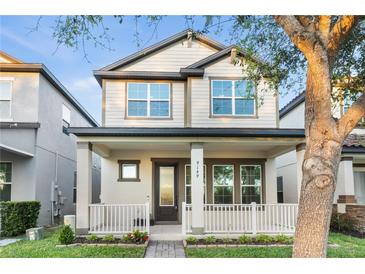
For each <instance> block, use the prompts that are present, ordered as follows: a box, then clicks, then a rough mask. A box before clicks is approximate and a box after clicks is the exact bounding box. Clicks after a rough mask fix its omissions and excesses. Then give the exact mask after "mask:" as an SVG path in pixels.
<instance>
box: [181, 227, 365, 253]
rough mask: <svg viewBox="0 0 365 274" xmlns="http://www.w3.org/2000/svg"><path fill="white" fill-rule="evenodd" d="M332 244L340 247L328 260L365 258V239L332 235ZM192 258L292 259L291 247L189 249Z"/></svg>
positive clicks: (332, 249) (329, 251)
mask: <svg viewBox="0 0 365 274" xmlns="http://www.w3.org/2000/svg"><path fill="white" fill-rule="evenodd" d="M329 240H330V243H332V244H338V245H339V247H330V248H328V252H327V257H328V258H365V239H359V238H355V237H352V236H347V235H344V234H341V233H331V234H330V237H329ZM186 255H187V257H190V258H290V257H291V255H292V248H291V247H230V248H226V247H211V248H187V249H186Z"/></svg>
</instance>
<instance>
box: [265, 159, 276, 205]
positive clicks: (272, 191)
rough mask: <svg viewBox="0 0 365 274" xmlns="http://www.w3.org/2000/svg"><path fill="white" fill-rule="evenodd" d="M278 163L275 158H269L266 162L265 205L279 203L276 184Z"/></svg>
mask: <svg viewBox="0 0 365 274" xmlns="http://www.w3.org/2000/svg"><path fill="white" fill-rule="evenodd" d="M276 180H277V176H276V162H275V158H268V159H266V162H265V193H266V194H265V196H266V199H265V203H266V204H276V203H277V202H278V195H277V184H276Z"/></svg>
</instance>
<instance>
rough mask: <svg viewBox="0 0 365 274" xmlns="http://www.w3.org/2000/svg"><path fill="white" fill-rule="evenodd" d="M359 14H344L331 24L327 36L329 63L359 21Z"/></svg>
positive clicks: (333, 59) (332, 60) (332, 61)
mask: <svg viewBox="0 0 365 274" xmlns="http://www.w3.org/2000/svg"><path fill="white" fill-rule="evenodd" d="M360 18H361V17H360V16H353V15H345V16H340V17H339V18H338V20H337V22H336V23H335V25H334V26H333V28H332V30H331V32H330V34H329V37H328V45H327V49H328V57H329V59H330V64H331V65H333V63H334V61H335V58H336V55H337V52H338V50H339V49H340V48H341V44H342V43H343V41H345V40H346V38H347V37H348V35H349V34H350V32H351V30H352V29H353V28H354V27H355V26H356V25H357V23H358V22H359V21H360Z"/></svg>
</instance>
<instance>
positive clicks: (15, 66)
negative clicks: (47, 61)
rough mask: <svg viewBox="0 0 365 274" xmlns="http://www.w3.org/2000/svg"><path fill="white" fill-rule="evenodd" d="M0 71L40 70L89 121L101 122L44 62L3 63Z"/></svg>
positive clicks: (93, 122)
mask: <svg viewBox="0 0 365 274" xmlns="http://www.w3.org/2000/svg"><path fill="white" fill-rule="evenodd" d="M0 72H38V73H40V74H41V75H43V77H45V78H46V79H47V80H48V81H49V82H50V83H51V84H52V85H53V86H54V87H55V88H56V89H57V90H58V91H59V92H60V93H61V94H62V95H63V96H65V97H66V99H67V100H68V101H69V102H70V103H71V104H72V105H73V106H74V107H75V108H76V109H77V110H78V111H79V112H80V113H81V115H82V116H84V117H85V119H86V120H87V121H89V123H90V124H91V125H92V126H94V127H98V126H99V124H98V122H96V120H95V119H94V118H93V117H92V116H91V115H90V114H89V113H88V112H87V110H86V109H85V108H84V107H83V106H82V105H81V104H80V103H79V102H78V101H77V100H76V99H75V97H73V96H72V94H71V93H70V92H69V91H68V90H67V89H66V88H65V87H64V86H63V85H62V83H61V82H60V81H59V80H58V79H57V78H56V77H55V76H54V75H53V74H52V73H51V71H50V70H49V69H48V68H47V67H46V66H45V65H43V64H30V63H1V65H0Z"/></svg>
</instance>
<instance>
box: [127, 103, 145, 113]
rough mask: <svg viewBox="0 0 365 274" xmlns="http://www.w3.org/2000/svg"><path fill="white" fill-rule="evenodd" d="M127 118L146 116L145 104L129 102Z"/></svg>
mask: <svg viewBox="0 0 365 274" xmlns="http://www.w3.org/2000/svg"><path fill="white" fill-rule="evenodd" d="M128 116H147V102H146V101H129V102H128Z"/></svg>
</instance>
